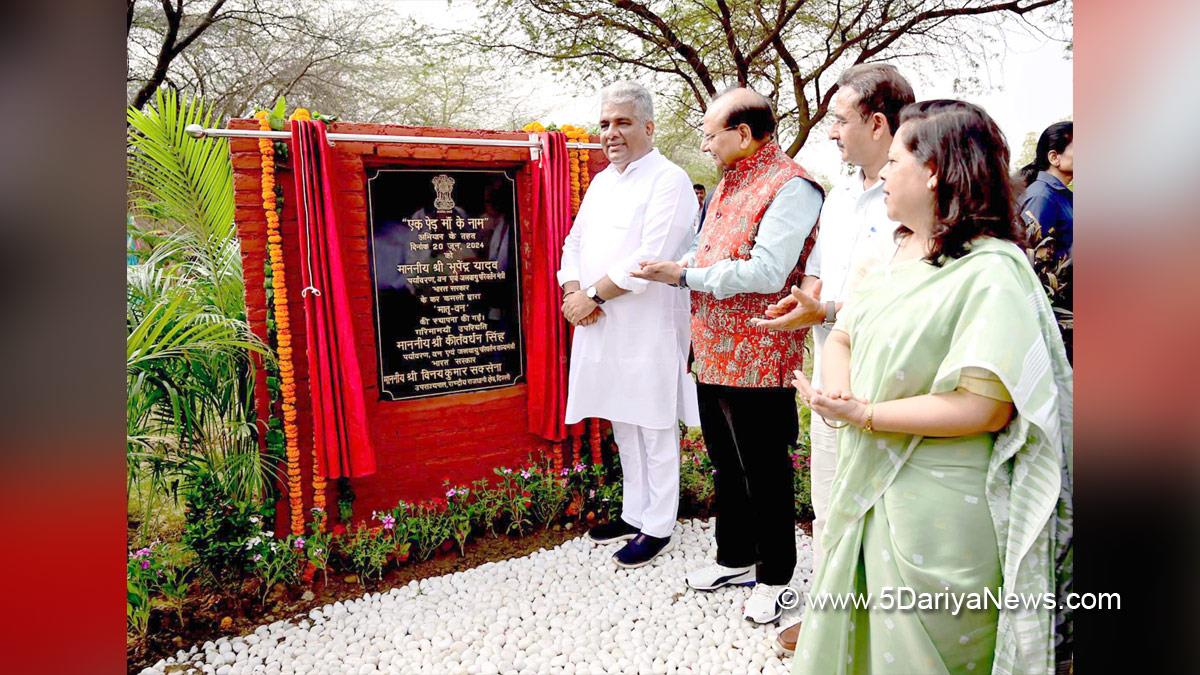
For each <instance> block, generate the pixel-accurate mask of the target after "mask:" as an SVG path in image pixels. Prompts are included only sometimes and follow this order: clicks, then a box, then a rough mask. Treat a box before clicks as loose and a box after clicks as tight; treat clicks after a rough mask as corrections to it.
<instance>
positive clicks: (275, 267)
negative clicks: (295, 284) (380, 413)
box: [254, 111, 304, 535]
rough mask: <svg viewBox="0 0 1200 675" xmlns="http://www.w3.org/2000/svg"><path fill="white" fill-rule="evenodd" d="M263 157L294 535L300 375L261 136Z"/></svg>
mask: <svg viewBox="0 0 1200 675" xmlns="http://www.w3.org/2000/svg"><path fill="white" fill-rule="evenodd" d="M254 117H255V118H257V119H258V126H259V129H261V130H263V131H270V130H271V122H270V120H269V119H268V116H267V113H266V112H262V111H260V112H258V113H255V115H254ZM258 152H259V154H260V155H261V156H262V198H263V213H264V214H265V215H266V218H267V255H268V259H269V260H270V263H271V272H272V279H271V285H272V288H273V290H274V295H273V305H274V309H275V335H276V338H277V341H278V343H279V381H280V391H281V394H282V397H283V435H284V447H285V448H286V450H287V480H288V511H289V516H290V517H291V530H292V534H295V535H302V534H304V496H303V493H302V492H301V477H300V447H299V441H300V432H299V430H298V429H297V428H296V374H295V371H294V370H293V368H292V331H291V321H290V320H289V317H288V307H287V284H286V283H285V278H284V271H283V247H282V246H281V244H282V243H283V237H282V236H280V232H279V213H278V212H277V211H276V210H275V147H274V145H273V144H272V142H271V139H269V138H260V139H258Z"/></svg>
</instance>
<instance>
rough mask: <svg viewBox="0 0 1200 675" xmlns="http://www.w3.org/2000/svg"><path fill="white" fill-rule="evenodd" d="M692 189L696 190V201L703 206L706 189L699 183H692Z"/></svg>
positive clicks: (706, 193) (706, 194)
mask: <svg viewBox="0 0 1200 675" xmlns="http://www.w3.org/2000/svg"><path fill="white" fill-rule="evenodd" d="M692 189H693V190H695V191H696V202H697V203H698V204H699V205H700V206H704V202H705V197H707V196H708V190H706V189H705V187H704V185H703V184H701V183H692Z"/></svg>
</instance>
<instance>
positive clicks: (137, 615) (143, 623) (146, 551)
mask: <svg viewBox="0 0 1200 675" xmlns="http://www.w3.org/2000/svg"><path fill="white" fill-rule="evenodd" d="M152 549H153V546H147V547H144V548H141V549H138V550H137V551H134V552H132V553H130V554H129V558H128V560H127V563H126V570H125V625H126V628H127V629H128V630H129V632H131V633H133V634H134V635H135V636H137V637H139V638H140V637H142V636H144V635H145V634H146V628H147V626H148V625H149V623H150V606H151V605H150V592H151V583H152V582H153V578H154V572H153V569H152V568H153V562H152V560H151V558H152V555H153V550H152Z"/></svg>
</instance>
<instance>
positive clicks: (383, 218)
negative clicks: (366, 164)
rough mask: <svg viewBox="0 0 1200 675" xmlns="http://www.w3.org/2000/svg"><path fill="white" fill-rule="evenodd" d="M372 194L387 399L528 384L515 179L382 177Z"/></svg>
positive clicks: (478, 174)
mask: <svg viewBox="0 0 1200 675" xmlns="http://www.w3.org/2000/svg"><path fill="white" fill-rule="evenodd" d="M367 186H368V188H367V198H368V208H369V213H368V216H369V219H370V224H369V229H370V237H371V267H372V278H373V282H374V287H375V328H376V338H377V342H376V347H377V350H378V357H379V395H380V399H381V400H385V401H400V400H404V399H410V398H419V397H423V396H435V395H440V394H454V393H461V392H467V391H479V390H482V389H493V388H496V387H506V386H510V385H513V384H515V383H517V382H518V381H520V380H521V379H522V377H523V376H524V374H525V371H524V350H523V349H522V339H521V293H520V287H519V282H520V272H519V269H518V255H517V252H518V251H519V250H520V249H519V248H518V246H517V235H518V229H519V228H518V225H517V205H516V183H515V181H514V180H513V177H512V176H511V175H510V174H509V173H507V172H505V171H498V170H496V171H483V170H480V171H471V170H445V171H437V170H434V171H430V170H425V169H419V170H418V169H378V170H375V171H373V174H372V175H371V177H370V178H369V180H368V181H367Z"/></svg>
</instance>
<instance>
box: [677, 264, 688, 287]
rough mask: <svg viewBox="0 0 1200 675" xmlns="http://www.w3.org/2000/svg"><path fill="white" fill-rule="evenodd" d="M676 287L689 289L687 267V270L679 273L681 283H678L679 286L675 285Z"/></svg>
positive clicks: (684, 269)
mask: <svg viewBox="0 0 1200 675" xmlns="http://www.w3.org/2000/svg"><path fill="white" fill-rule="evenodd" d="M675 285H676V286H678V287H680V288H687V287H688V285H687V268H686V267H685V268H683V269H682V270H680V272H679V283H677V284H675Z"/></svg>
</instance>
